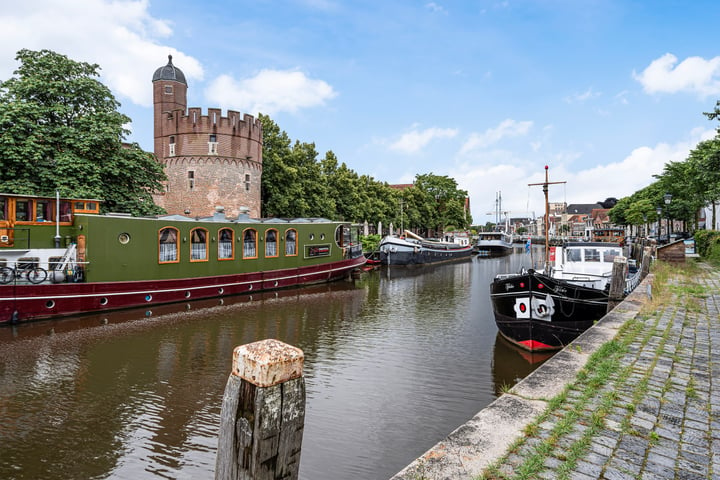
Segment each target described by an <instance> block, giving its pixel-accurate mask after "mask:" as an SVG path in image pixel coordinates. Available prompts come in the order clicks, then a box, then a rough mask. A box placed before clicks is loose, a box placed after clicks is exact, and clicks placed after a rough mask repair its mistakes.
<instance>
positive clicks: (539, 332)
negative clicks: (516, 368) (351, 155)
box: [490, 271, 608, 351]
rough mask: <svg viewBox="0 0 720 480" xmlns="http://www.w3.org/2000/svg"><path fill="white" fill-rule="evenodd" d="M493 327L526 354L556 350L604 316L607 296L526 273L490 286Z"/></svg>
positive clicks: (494, 282) (503, 277)
mask: <svg viewBox="0 0 720 480" xmlns="http://www.w3.org/2000/svg"><path fill="white" fill-rule="evenodd" d="M490 299H491V302H492V306H493V313H494V315H495V323H496V324H497V327H498V330H500V333H501V334H502V335H503V336H504V337H505V338H507V339H508V340H509V341H511V342H512V343H514V344H516V345H518V346H520V347H522V348H524V349H526V350H530V351H542V350H558V349H561V348H563V347H564V346H566V345H567V344H569V343H570V342H572V341H573V340H575V339H576V338H577V337H578V336H579V335H580V334H581V333H583V332H584V331H585V330H587V329H588V328H590V327H591V326H592V325H593V324H594V323H595V322H596V321H598V320H600V318H602V317H603V316H604V315H605V313H606V312H607V303H608V295H607V292H605V291H601V290H596V289H593V288H586V287H581V286H577V285H573V284H571V283H568V282H566V281H562V280H556V279H553V278H551V277H548V276H546V275H542V274H540V273H537V272H534V271H529V272H527V273H522V274H518V275H504V276H500V277H498V278H496V279H495V280H494V281H493V282H492V284H491V286H490Z"/></svg>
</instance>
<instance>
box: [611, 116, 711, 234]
mask: <svg viewBox="0 0 720 480" xmlns="http://www.w3.org/2000/svg"><path fill="white" fill-rule="evenodd" d="M704 115H706V116H707V117H708V118H709V119H710V120H714V119H720V102H718V103H717V104H716V106H715V110H714V112H710V113H705V114H704ZM655 178H656V181H655V182H653V183H652V184H650V185H648V186H647V187H645V188H643V189H641V190H638V191H637V192H635V193H633V194H632V195H631V196H629V197H625V198H622V199H620V200H619V201H618V202H617V204H616V205H615V206H614V207H613V208H612V210H610V219H611V220H612V221H613V222H614V223H616V224H618V225H641V224H643V223H648V222H655V221H657V220H659V219H660V218H663V219H664V218H667V219H671V220H675V221H682V222H683V223H684V225H685V227H684V228H686V229H688V230H695V229H697V228H698V225H697V213H698V211H699V210H700V209H702V208H704V207H706V206H708V205H710V206H711V207H712V224H713V225H715V223H716V219H715V215H716V212H715V209H716V205H717V204H718V202H720V129H718V134H717V135H716V136H715V137H714V138H712V139H710V140H705V141H702V142H700V143H698V145H697V146H696V147H695V148H694V149H693V150H691V151H690V154H689V155H688V157H687V158H686V159H685V160H683V161H680V162H677V161H670V162H668V163H666V164H665V167H664V168H663V172H662V173H661V174H659V175H655ZM668 194H669V195H670V196H671V197H670V198H671V200H670V202H669V203H666V202H665V196H666V195H668ZM658 210H659V212H660V213H659V215H658V213H657V212H658Z"/></svg>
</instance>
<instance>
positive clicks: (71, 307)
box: [0, 256, 365, 324]
mask: <svg viewBox="0 0 720 480" xmlns="http://www.w3.org/2000/svg"><path fill="white" fill-rule="evenodd" d="M364 263H365V258H364V257H362V256H361V257H358V258H354V259H350V260H343V261H340V262H334V263H330V264H323V265H315V266H309V267H302V268H293V269H286V270H274V271H268V272H255V273H245V274H237V275H223V276H217V277H200V278H188V279H180V280H153V281H137V282H106V283H59V284H41V285H0V324H6V323H15V322H21V321H22V322H25V321H28V320H39V319H45V318H53V317H62V316H68V315H77V314H83V313H92V312H102V311H110V310H119V309H124V308H133V307H145V306H149V305H160V304H166V303H175V302H184V301H188V300H196V299H205V298H215V297H222V296H226V295H237V294H248V293H253V292H262V291H267V290H277V289H281V288H289V287H296V286H302V285H311V284H314V283H323V282H330V281H333V280H339V279H341V278H344V277H345V276H347V275H348V274H349V273H350V272H351V271H352V270H353V269H355V268H357V267H360V266H362V265H363V264H364Z"/></svg>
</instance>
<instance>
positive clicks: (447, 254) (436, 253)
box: [377, 247, 472, 265]
mask: <svg viewBox="0 0 720 480" xmlns="http://www.w3.org/2000/svg"><path fill="white" fill-rule="evenodd" d="M377 253H378V256H377V258H378V259H379V260H380V263H381V264H382V265H427V264H431V263H443V262H455V261H459V260H468V259H470V258H472V249H471V247H466V248H462V249H448V250H439V249H433V250H428V249H422V250H419V251H417V252H407V251H397V252H392V253H388V252H377Z"/></svg>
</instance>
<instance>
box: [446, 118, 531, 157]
mask: <svg viewBox="0 0 720 480" xmlns="http://www.w3.org/2000/svg"><path fill="white" fill-rule="evenodd" d="M532 125H533V122H530V121H524V122H517V121H515V120H512V119H507V120H503V121H502V122H500V125H498V126H497V127H495V128H489V129H488V130H486V131H485V132H484V133H472V134H471V135H470V137H469V138H468V139H467V141H466V142H465V143H464V144H463V146H462V147H461V148H460V154H465V153H468V152H471V151H473V150H477V149H480V148H485V147H489V146H490V145H493V144H495V143H497V142H499V141H500V140H502V139H503V138H508V137H518V136H522V135H526V134H527V133H528V131H529V130H530V128H531V127H532Z"/></svg>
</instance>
